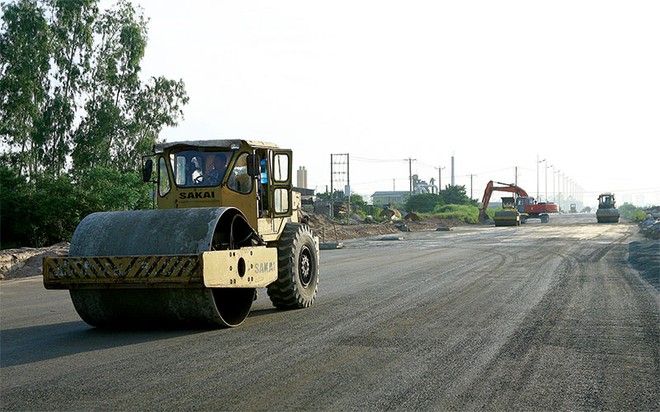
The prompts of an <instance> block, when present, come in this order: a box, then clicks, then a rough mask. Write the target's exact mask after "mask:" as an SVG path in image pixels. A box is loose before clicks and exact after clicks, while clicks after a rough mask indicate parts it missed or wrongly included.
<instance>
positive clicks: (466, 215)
mask: <svg viewBox="0 0 660 412" xmlns="http://www.w3.org/2000/svg"><path fill="white" fill-rule="evenodd" d="M433 214H434V215H435V216H437V217H439V218H441V219H457V220H460V221H463V222H465V223H477V222H478V221H479V208H478V207H476V206H473V205H441V206H440V205H439V206H436V208H435V209H434V210H433Z"/></svg>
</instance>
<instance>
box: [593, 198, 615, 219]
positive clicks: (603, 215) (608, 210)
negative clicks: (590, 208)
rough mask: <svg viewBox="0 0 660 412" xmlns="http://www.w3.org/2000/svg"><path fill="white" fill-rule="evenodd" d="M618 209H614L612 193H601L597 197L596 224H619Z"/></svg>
mask: <svg viewBox="0 0 660 412" xmlns="http://www.w3.org/2000/svg"><path fill="white" fill-rule="evenodd" d="M619 216H620V214H619V209H617V208H616V200H615V199H614V193H601V194H600V195H599V196H598V210H596V220H597V222H598V223H619Z"/></svg>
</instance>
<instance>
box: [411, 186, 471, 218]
mask: <svg viewBox="0 0 660 412" xmlns="http://www.w3.org/2000/svg"><path fill="white" fill-rule="evenodd" d="M439 205H473V206H476V205H477V202H476V201H475V200H472V199H470V198H469V197H468V196H467V195H466V192H465V186H447V187H446V188H445V190H442V191H440V194H439V195H434V194H429V193H424V194H419V195H412V196H410V197H408V200H407V201H406V204H405V205H404V207H405V210H406V211H407V212H418V213H428V212H432V211H433V210H435V209H436V208H437V207H438V206H439Z"/></svg>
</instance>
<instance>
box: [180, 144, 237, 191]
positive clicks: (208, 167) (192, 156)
mask: <svg viewBox="0 0 660 412" xmlns="http://www.w3.org/2000/svg"><path fill="white" fill-rule="evenodd" d="M231 156H232V152H231V151H218V150H214V151H211V150H209V151H205V150H182V151H180V152H176V153H172V154H170V163H171V166H172V172H173V173H174V182H175V183H176V185H177V186H178V187H209V186H218V185H219V184H220V183H221V182H222V180H223V178H224V176H225V173H226V170H227V163H228V161H229V159H231Z"/></svg>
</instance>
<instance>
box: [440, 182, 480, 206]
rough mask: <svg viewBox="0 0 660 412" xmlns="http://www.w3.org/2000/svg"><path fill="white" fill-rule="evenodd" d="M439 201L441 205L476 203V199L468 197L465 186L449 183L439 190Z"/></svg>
mask: <svg viewBox="0 0 660 412" xmlns="http://www.w3.org/2000/svg"><path fill="white" fill-rule="evenodd" d="M440 203H441V204H443V205H474V206H476V205H477V201H476V200H473V199H470V198H469V197H468V196H467V194H466V191H465V186H457V185H453V186H452V185H449V186H447V187H446V188H445V190H442V191H441V192H440Z"/></svg>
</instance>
